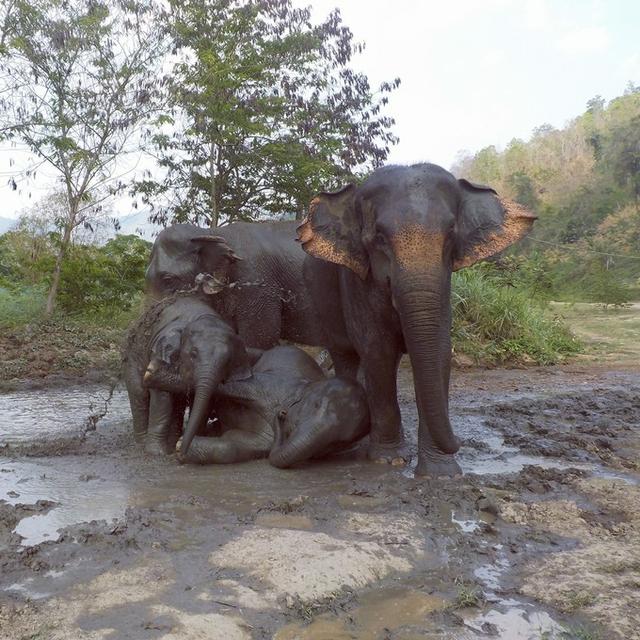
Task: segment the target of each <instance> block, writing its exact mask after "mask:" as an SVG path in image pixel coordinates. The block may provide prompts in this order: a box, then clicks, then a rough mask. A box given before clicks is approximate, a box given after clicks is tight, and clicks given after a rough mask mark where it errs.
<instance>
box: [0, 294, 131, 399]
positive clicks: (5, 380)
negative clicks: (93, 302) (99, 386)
mask: <svg viewBox="0 0 640 640" xmlns="http://www.w3.org/2000/svg"><path fill="white" fill-rule="evenodd" d="M45 299H46V296H45V292H44V291H43V290H40V289H38V288H34V289H30V290H23V291H19V292H16V293H11V292H9V291H7V290H6V289H0V353H2V363H1V365H2V366H1V369H0V386H2V387H4V388H11V387H12V386H14V385H16V384H18V383H19V382H20V381H24V380H33V381H36V382H37V381H38V380H41V379H43V378H45V377H47V376H50V375H58V376H60V377H70V378H89V379H93V380H101V379H106V378H111V377H113V376H115V375H117V373H118V371H119V367H120V359H121V345H122V341H123V339H124V335H125V332H126V328H127V326H128V325H129V323H130V322H131V321H132V319H133V318H134V317H135V316H136V315H137V313H138V310H139V308H140V304H139V302H137V303H136V304H135V305H134V306H133V307H132V308H131V309H129V310H127V311H120V310H117V309H111V310H108V312H107V311H104V312H103V313H101V314H78V315H73V314H63V313H56V314H54V315H53V316H52V317H51V318H46V317H45V315H44V304H45Z"/></svg>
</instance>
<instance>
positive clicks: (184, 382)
mask: <svg viewBox="0 0 640 640" xmlns="http://www.w3.org/2000/svg"><path fill="white" fill-rule="evenodd" d="M250 376H251V368H250V360H249V356H248V355H247V352H246V350H245V347H244V344H243V343H242V341H241V340H240V338H238V336H236V335H235V334H234V333H233V331H232V330H231V328H230V327H229V326H228V325H227V324H226V323H225V322H224V321H223V320H222V319H221V318H220V317H219V316H218V315H217V314H215V313H214V312H212V311H209V310H208V311H207V312H206V313H205V314H203V315H200V316H199V317H196V318H194V319H193V320H192V321H191V322H189V323H188V324H186V325H185V326H184V328H182V329H181V330H178V329H171V328H169V329H167V331H165V332H163V333H161V335H159V336H158V337H157V338H156V340H155V341H154V342H153V344H152V346H151V360H150V362H149V365H148V367H147V371H146V373H145V375H144V384H145V385H146V386H149V387H154V388H158V389H163V390H165V391H170V392H172V393H177V392H180V393H184V394H185V395H192V396H193V401H192V404H191V410H190V413H189V421H188V424H187V427H186V429H185V433H184V437H183V439H182V451H183V453H186V452H187V450H188V449H189V445H190V444H191V440H192V439H193V437H194V435H195V434H196V432H197V431H198V430H199V429H200V428H201V427H203V426H204V425H205V424H206V421H207V419H208V418H209V413H210V407H211V404H212V400H213V397H214V395H215V392H216V389H217V388H218V385H219V384H220V383H222V382H225V381H227V380H243V379H246V378H248V377H250Z"/></svg>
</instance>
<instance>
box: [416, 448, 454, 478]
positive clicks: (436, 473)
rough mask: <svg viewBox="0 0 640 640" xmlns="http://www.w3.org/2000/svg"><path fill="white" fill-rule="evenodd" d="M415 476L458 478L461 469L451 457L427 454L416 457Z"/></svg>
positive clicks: (441, 454) (440, 454)
mask: <svg viewBox="0 0 640 640" xmlns="http://www.w3.org/2000/svg"><path fill="white" fill-rule="evenodd" d="M415 475H416V476H423V477H427V478H460V477H462V469H461V468H460V465H459V464H458V461H457V460H456V459H455V456H453V455H447V454H443V453H435V454H427V455H420V456H419V457H418V466H417V467H416V471H415Z"/></svg>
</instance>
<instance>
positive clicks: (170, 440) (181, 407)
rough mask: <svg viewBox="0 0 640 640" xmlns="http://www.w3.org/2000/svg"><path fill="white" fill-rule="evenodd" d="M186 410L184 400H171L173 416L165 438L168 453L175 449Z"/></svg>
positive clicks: (180, 434)
mask: <svg viewBox="0 0 640 640" xmlns="http://www.w3.org/2000/svg"><path fill="white" fill-rule="evenodd" d="M186 408H187V403H186V401H185V399H184V398H179V399H178V398H176V397H174V399H173V416H172V419H171V424H170V425H169V434H168V436H167V449H168V451H169V453H171V452H173V451H174V449H175V448H176V444H177V442H178V440H179V439H180V437H181V436H182V426H183V424H184V412H185V410H186Z"/></svg>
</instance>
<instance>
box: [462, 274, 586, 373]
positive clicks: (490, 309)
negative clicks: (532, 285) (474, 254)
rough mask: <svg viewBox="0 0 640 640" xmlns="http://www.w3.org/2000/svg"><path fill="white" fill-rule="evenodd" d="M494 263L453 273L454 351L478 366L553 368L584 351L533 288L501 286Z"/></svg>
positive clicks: (499, 275) (503, 284)
mask: <svg viewBox="0 0 640 640" xmlns="http://www.w3.org/2000/svg"><path fill="white" fill-rule="evenodd" d="M502 278H503V275H502V274H500V273H499V270H498V269H497V268H496V267H495V266H494V265H491V264H481V265H477V266H475V267H472V268H470V269H464V270H462V271H459V272H457V273H455V274H454V278H453V292H452V297H451V300H452V308H453V332H452V339H453V344H454V349H456V350H458V351H462V352H464V353H466V354H468V355H470V356H471V357H473V358H474V359H476V360H477V361H485V362H493V363H501V362H506V361H520V362H535V363H536V364H553V363H556V362H558V361H559V360H561V359H562V358H563V357H564V356H566V355H569V354H572V353H576V352H578V351H579V350H580V343H579V342H578V341H577V340H576V338H574V337H573V336H572V335H571V333H570V332H569V330H568V328H567V327H565V325H564V324H563V323H562V321H561V320H560V319H559V318H557V317H553V316H551V315H550V312H549V311H548V309H547V308H546V306H545V303H543V302H539V301H536V299H535V297H534V296H532V295H531V292H530V290H529V289H527V288H525V287H521V286H512V285H510V284H505V283H504V282H503V281H502Z"/></svg>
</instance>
